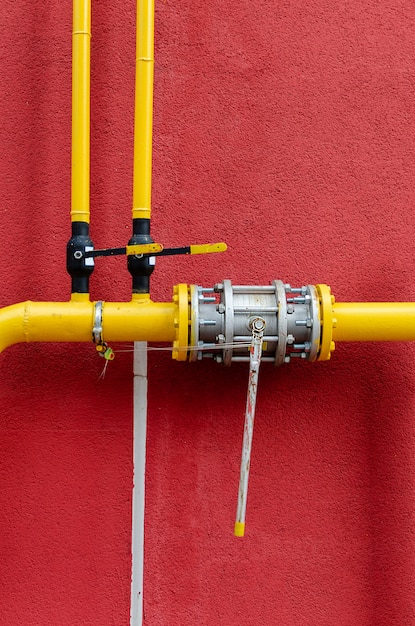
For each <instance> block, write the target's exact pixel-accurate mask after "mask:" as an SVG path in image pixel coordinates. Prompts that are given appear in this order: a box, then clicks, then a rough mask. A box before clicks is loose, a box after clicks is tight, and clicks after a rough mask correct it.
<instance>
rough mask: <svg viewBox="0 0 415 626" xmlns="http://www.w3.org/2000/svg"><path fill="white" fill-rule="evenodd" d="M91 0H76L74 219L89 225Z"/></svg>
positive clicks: (73, 67)
mask: <svg viewBox="0 0 415 626" xmlns="http://www.w3.org/2000/svg"><path fill="white" fill-rule="evenodd" d="M90 67H91V0H74V2H73V31H72V177H71V220H72V222H87V223H88V224H89V175H90V164H89V159H90Z"/></svg>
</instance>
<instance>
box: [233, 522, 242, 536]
mask: <svg viewBox="0 0 415 626" xmlns="http://www.w3.org/2000/svg"><path fill="white" fill-rule="evenodd" d="M233 534H234V535H235V537H243V536H244V535H245V523H244V522H235V528H234V531H233Z"/></svg>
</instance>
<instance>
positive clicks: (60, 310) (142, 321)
mask: <svg viewBox="0 0 415 626" xmlns="http://www.w3.org/2000/svg"><path fill="white" fill-rule="evenodd" d="M94 312H95V307H94V302H90V301H89V300H87V299H84V298H83V297H82V296H80V297H78V298H74V299H73V300H71V301H70V302H31V301H27V302H21V303H19V304H14V305H12V306H8V307H5V308H3V309H0V351H2V350H4V349H5V348H7V347H9V346H11V345H14V344H16V343H21V342H32V341H37V342H39V341H44V342H48V341H59V342H69V341H71V342H77V341H81V342H92V328H93V326H94ZM176 323H177V305H175V304H174V303H173V302H171V303H170V302H166V303H164V302H152V301H151V300H149V299H135V300H132V301H131V302H104V304H103V313H102V328H103V333H102V335H103V337H102V338H103V340H104V341H107V342H113V341H160V342H172V341H173V340H174V339H175V338H176V331H177V326H176V325H175V324H176ZM186 323H187V320H186Z"/></svg>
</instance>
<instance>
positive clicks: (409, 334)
mask: <svg viewBox="0 0 415 626" xmlns="http://www.w3.org/2000/svg"><path fill="white" fill-rule="evenodd" d="M332 311H333V321H332V323H333V340H334V341H414V340H415V303H414V302H346V303H345V302H335V303H334V304H333V305H332Z"/></svg>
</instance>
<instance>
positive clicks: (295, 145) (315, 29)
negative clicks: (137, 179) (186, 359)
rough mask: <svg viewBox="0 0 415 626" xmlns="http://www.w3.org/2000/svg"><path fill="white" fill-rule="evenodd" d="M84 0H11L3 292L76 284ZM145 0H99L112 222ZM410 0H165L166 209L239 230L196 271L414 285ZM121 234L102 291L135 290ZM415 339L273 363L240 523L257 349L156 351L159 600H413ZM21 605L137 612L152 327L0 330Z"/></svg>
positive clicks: (0, 421)
mask: <svg viewBox="0 0 415 626" xmlns="http://www.w3.org/2000/svg"><path fill="white" fill-rule="evenodd" d="M70 4H71V3H70V2H69V1H68V2H58V1H57V0H48V1H47V2H40V1H31V2H29V0H17V1H14V2H11V0H3V1H2V3H1V6H0V24H1V32H2V36H1V41H0V53H1V56H0V72H1V73H0V81H1V83H0V115H1V124H0V141H1V153H0V215H1V242H2V244H1V246H0V285H1V288H0V304H1V306H5V305H7V304H12V303H14V302H17V301H21V300H26V299H32V300H65V299H67V298H68V294H69V279H68V277H67V276H66V273H65V269H64V266H65V245H66V241H67V239H68V238H69V226H70V222H69V203H70V197H69V194H70V46H71V35H70V33H71V6H70ZM134 18H135V9H134V2H133V1H132V0H128V2H121V1H120V0H117V1H116V2H109V0H102V1H100V2H95V3H94V6H93V39H92V45H93V52H92V72H93V80H92V97H93V108H92V124H93V127H92V170H91V176H92V189H91V193H92V236H93V239H94V242H95V245H96V246H97V247H98V246H99V247H101V246H106V245H122V244H124V243H125V242H126V241H127V239H128V237H129V234H130V206H131V169H132V128H133V127H132V119H133V81H134ZM414 33H415V8H414V4H413V2H412V0H398V1H395V2H390V0H379V1H376V2H375V1H373V0H371V1H369V0H367V1H366V2H361V1H358V0H350V2H347V3H346V2H343V1H341V0H331V1H330V2H328V1H325V0H314V1H313V2H311V1H310V2H305V1H304V0H288V1H284V2H281V1H278V2H277V1H276V0H268V1H267V2H264V1H262V0H253V1H252V0H251V1H250V2H247V1H246V0H243V1H238V2H236V1H235V0H230V1H229V2H226V3H224V2H222V1H220V0H212V1H211V2H209V3H206V2H201V1H200V0H193V2H186V1H182V2H180V3H179V2H176V3H175V2H172V0H167V1H166V2H158V3H157V8H156V60H157V63H156V74H155V117H154V186H153V187H154V214H153V234H154V235H155V237H156V239H157V240H159V241H161V242H163V243H165V244H166V245H179V244H185V243H188V242H205V241H212V240H213V241H214V240H221V239H223V240H225V241H227V243H228V245H229V251H228V252H227V254H226V255H223V256H221V257H216V256H214V255H211V256H209V257H206V258H201V257H199V258H197V257H196V258H195V259H193V258H192V259H188V258H178V259H173V258H166V259H162V260H160V262H159V264H158V268H157V271H156V274H155V275H154V279H153V283H152V294H153V297H154V298H155V299H165V298H168V299H170V295H171V289H172V285H173V284H175V283H177V282H189V283H198V284H203V285H205V286H210V285H212V284H213V283H215V282H218V281H219V280H221V279H223V278H231V279H232V280H233V281H234V282H235V283H239V284H252V283H259V284H267V283H268V282H269V281H270V280H273V279H276V278H281V279H283V280H284V281H286V282H291V283H292V284H294V285H298V284H307V283H316V282H327V283H328V284H330V285H331V287H332V290H333V292H334V293H335V295H336V297H337V300H339V301H347V300H349V301H353V300H407V299H409V300H413V299H415V280H414V278H413V248H414V243H413V239H414V237H413V232H414V227H415V224H414V222H415V216H414V212H413V206H414V200H415V198H414V195H415V194H414V181H415V171H414V151H415V123H414V120H415V110H414V109H415V107H414V95H413V94H414V87H415V85H414V82H415V45H414ZM129 286H130V279H129V275H128V273H127V271H126V269H125V262H124V261H123V260H122V259H110V260H107V261H105V260H102V261H100V262H99V263H97V268H96V271H95V274H94V276H93V279H92V293H91V296H92V297H93V298H102V299H107V300H112V299H127V298H128V297H129ZM414 357H415V354H414V348H413V346H412V345H408V344H395V345H388V344H384V345H380V344H372V345H363V344H359V345H358V344H356V345H338V346H337V349H336V352H335V354H334V356H333V359H332V361H331V362H329V363H323V364H314V365H310V364H304V363H294V364H293V365H290V366H286V367H284V368H281V369H279V370H275V369H274V368H273V367H272V366H269V365H268V366H267V365H265V364H264V366H263V369H262V372H261V375H260V387H259V398H258V404H257V418H256V425H255V433H254V445H253V459H252V466H251V481H250V491H249V498H248V512H247V534H246V537H245V538H244V539H236V538H234V537H233V535H232V531H233V522H234V514H235V508H236V495H237V486H238V477H239V459H240V448H241V440H242V429H243V414H244V402H245V394H246V383H247V367H246V366H245V365H243V364H238V365H234V366H232V367H231V368H230V369H225V368H221V367H220V366H217V365H214V364H213V363H209V362H203V363H201V364H196V365H188V364H177V363H173V362H171V360H170V358H169V355H168V354H164V353H157V354H154V353H152V354H151V355H150V368H149V381H150V383H149V384H150V396H149V424H148V458H147V494H146V495H147V508H146V526H145V531H146V544H145V549H146V556H145V602H144V605H145V624H146V626H196V625H197V626H201V625H206V626H208V625H209V626H211V625H212V624H214V625H218V626H256V625H261V626H262V625H267V626H273V625H277V624H278V625H280V624H281V625H284V626H310V625H311V626H314V625H316V626H323V625H327V626H332V625H336V626H391V625H394V624H396V625H399V626H402V625H405V626H406V625H410V624H415V608H414V588H415V560H414V546H415V497H414V494H415V469H414V468H415V435H414V432H415V428H414V423H413V412H414V404H415V377H414ZM0 366H1V378H0V394H1V395H0V398H1V405H2V410H1V413H0V434H1V436H0V440H1V449H2V451H1V455H0V486H1V488H0V623H1V624H7V625H9V626H14V625H16V626H17V625H19V626H21V625H22V624H25V625H27V626H43V625H45V624H53V625H56V626H75V625H76V626H78V625H79V626H88V625H91V626H104V625H105V626H106V625H114V626H124V625H126V624H128V622H129V602H130V599H129V593H130V523H131V522H130V520H131V513H130V511H131V487H132V462H131V456H132V375H131V354H129V353H122V354H119V355H118V356H117V358H116V360H115V361H114V362H113V363H111V364H110V368H109V370H108V372H107V375H106V377H105V379H104V380H99V374H100V372H101V367H102V363H101V361H100V360H99V359H98V358H97V357H96V355H95V353H94V350H93V348H92V347H91V346H78V345H73V346H64V345H41V344H39V345H33V344H32V345H30V344H29V345H25V346H15V347H13V348H10V349H9V350H7V351H6V352H5V353H4V354H2V355H1V357H0Z"/></svg>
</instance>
